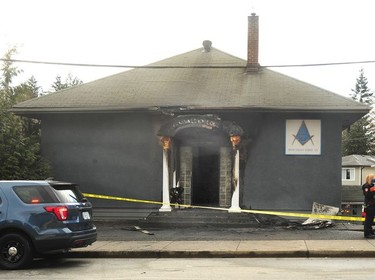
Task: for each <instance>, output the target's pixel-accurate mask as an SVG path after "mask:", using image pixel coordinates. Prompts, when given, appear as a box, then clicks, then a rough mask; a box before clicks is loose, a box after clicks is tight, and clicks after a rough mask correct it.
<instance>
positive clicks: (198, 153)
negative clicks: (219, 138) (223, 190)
mask: <svg viewBox="0 0 375 280" xmlns="http://www.w3.org/2000/svg"><path fill="white" fill-rule="evenodd" d="M192 164H193V166H192V190H191V192H192V194H191V196H192V204H193V205H203V206H207V205H214V206H217V205H219V186H220V151H219V148H218V147H196V148H194V149H193V162H192Z"/></svg>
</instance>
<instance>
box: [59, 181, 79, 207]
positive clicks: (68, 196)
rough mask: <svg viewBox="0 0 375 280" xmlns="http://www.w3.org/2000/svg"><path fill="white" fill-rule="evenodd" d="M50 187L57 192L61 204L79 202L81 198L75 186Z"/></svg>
mask: <svg viewBox="0 0 375 280" xmlns="http://www.w3.org/2000/svg"><path fill="white" fill-rule="evenodd" d="M52 187H53V188H54V189H55V191H56V192H57V195H58V197H59V199H60V201H61V202H64V203H73V202H80V201H81V200H82V198H83V195H82V193H81V192H80V191H79V190H78V188H77V187H76V185H52Z"/></svg>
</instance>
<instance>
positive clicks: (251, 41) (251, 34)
mask: <svg viewBox="0 0 375 280" xmlns="http://www.w3.org/2000/svg"><path fill="white" fill-rule="evenodd" d="M248 22H249V23H248V41H247V72H258V71H259V68H260V65H259V62H258V47H259V18H258V16H257V15H256V14H255V13H252V14H251V16H249V17H248Z"/></svg>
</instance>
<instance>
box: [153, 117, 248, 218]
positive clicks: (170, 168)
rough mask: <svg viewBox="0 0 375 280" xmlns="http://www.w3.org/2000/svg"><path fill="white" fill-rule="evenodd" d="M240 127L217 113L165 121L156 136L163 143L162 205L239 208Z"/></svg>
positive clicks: (237, 209)
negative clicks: (224, 119) (176, 203)
mask: <svg viewBox="0 0 375 280" xmlns="http://www.w3.org/2000/svg"><path fill="white" fill-rule="evenodd" d="M242 134H243V130H242V128H241V127H239V126H238V125H236V124H235V123H234V122H233V121H222V120H221V119H220V118H219V117H218V116H217V115H210V114H207V115H181V116H177V117H174V118H172V119H170V120H168V121H166V122H165V123H164V124H163V125H162V126H161V127H160V129H159V131H158V136H159V137H160V143H161V144H162V147H163V193H162V194H163V206H162V207H161V208H160V211H171V210H172V208H171V207H170V205H169V202H170V201H171V200H172V201H178V203H179V204H186V205H209V206H220V207H230V208H229V211H230V212H239V211H241V208H240V207H239V190H240V187H239V179H238V178H239V167H238V166H239V164H238V162H239V150H238V146H239V143H240V141H241V135H242Z"/></svg>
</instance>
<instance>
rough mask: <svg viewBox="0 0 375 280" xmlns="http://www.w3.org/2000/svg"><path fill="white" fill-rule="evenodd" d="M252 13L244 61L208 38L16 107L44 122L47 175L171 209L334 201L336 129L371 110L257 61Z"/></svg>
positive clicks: (306, 205) (337, 187)
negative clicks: (184, 49)
mask: <svg viewBox="0 0 375 280" xmlns="http://www.w3.org/2000/svg"><path fill="white" fill-rule="evenodd" d="M258 20H259V19H258V16H257V15H255V14H252V15H251V16H249V17H248V21H249V22H248V24H249V25H248V54H247V60H244V59H241V58H238V57H235V56H232V55H230V54H227V53H225V52H223V51H221V50H219V49H216V48H215V47H213V44H212V42H210V41H208V40H206V41H204V42H203V46H202V47H200V48H198V49H195V50H192V51H190V52H187V53H183V54H180V55H177V56H174V57H170V58H167V59H164V60H161V61H158V62H155V63H152V64H149V65H146V66H144V67H137V68H134V69H132V70H129V71H124V72H122V73H119V74H115V75H112V76H109V77H105V78H102V79H99V80H96V81H93V82H89V83H85V84H82V85H78V86H75V87H72V88H68V89H65V90H61V91H59V92H56V93H51V94H48V95H45V96H42V97H39V98H35V99H31V100H28V101H25V102H22V103H19V104H17V105H16V106H14V107H13V112H14V113H15V114H18V115H22V116H26V117H30V118H35V119H39V120H41V124H42V143H41V144H42V154H43V156H44V157H45V158H46V159H47V160H48V161H49V162H50V163H51V164H52V167H53V169H54V173H55V179H57V180H65V181H72V182H75V183H78V184H79V185H80V188H81V189H82V191H83V192H87V193H95V194H102V195H108V196H117V197H125V198H132V199H140V200H148V201H157V202H161V203H162V204H160V205H158V204H147V203H132V202H124V201H115V200H101V199H92V202H93V204H94V206H95V207H96V208H138V209H152V210H159V211H171V210H172V209H173V207H171V206H170V204H169V203H170V202H171V199H178V201H179V202H180V203H183V204H186V205H204V206H214V207H224V208H228V209H229V211H230V212H239V211H241V209H250V208H251V209H260V210H262V209H267V210H283V211H287V210H294V211H308V210H311V207H312V204H313V202H319V203H322V204H326V205H331V206H336V207H339V206H340V202H341V133H342V130H343V129H345V128H347V127H349V126H350V125H351V124H352V123H353V122H355V121H356V120H358V119H359V118H361V117H362V116H364V115H365V114H366V113H367V112H368V111H369V108H368V107H367V105H364V104H361V103H358V102H355V101H353V100H351V99H350V98H345V97H343V96H341V95H338V94H335V93H332V92H330V91H327V90H325V89H322V88H319V87H316V86H313V85H311V84H308V83H305V82H302V81H299V80H297V79H294V78H292V77H289V76H286V75H284V74H281V73H278V72H275V71H273V70H270V69H268V68H267V67H262V66H261V65H260V64H259V62H258V45H259V39H258V38H259V36H258V34H259V22H258ZM176 187H178V188H179V190H180V192H178V197H177V198H176V197H173V196H172V195H171V194H172V193H175V192H174V191H175V189H174V188H176ZM177 211H178V210H177Z"/></svg>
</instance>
